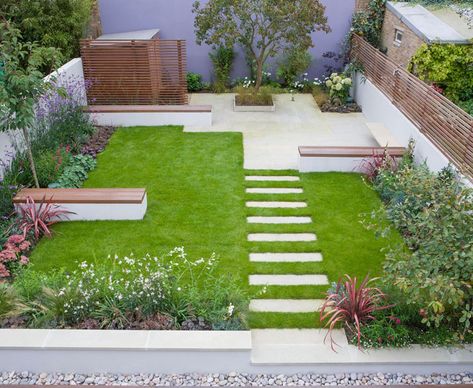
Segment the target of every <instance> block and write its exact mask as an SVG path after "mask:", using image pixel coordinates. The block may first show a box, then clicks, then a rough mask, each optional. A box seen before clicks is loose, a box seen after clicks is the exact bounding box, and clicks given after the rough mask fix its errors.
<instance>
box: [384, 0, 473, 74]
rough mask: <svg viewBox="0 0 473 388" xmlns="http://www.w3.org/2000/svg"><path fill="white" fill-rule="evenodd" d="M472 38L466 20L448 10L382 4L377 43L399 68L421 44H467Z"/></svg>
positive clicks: (471, 32)
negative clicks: (378, 40)
mask: <svg viewBox="0 0 473 388" xmlns="http://www.w3.org/2000/svg"><path fill="white" fill-rule="evenodd" d="M472 38H473V30H472V29H471V27H470V26H468V21H467V20H464V18H463V17H461V16H460V15H458V14H457V13H456V12H455V11H453V10H452V9H450V8H448V7H444V8H443V9H439V8H437V9H432V10H429V9H427V8H424V7H423V6H421V5H418V4H412V3H405V2H392V1H388V2H387V3H386V13H385V17H384V24H383V30H382V41H381V42H382V43H381V44H382V47H383V48H384V49H385V50H386V54H387V56H388V57H389V58H391V59H392V60H393V61H395V62H396V63H398V64H399V65H401V66H403V67H406V66H407V65H408V64H409V62H410V60H411V58H412V56H413V55H414V54H415V53H416V51H417V50H418V48H419V47H420V46H421V45H422V44H423V43H427V44H432V43H441V44H470V43H471V39H472Z"/></svg>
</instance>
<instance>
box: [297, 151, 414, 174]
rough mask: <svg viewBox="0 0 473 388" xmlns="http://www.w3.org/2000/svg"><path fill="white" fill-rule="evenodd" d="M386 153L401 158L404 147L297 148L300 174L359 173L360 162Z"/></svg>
mask: <svg viewBox="0 0 473 388" xmlns="http://www.w3.org/2000/svg"><path fill="white" fill-rule="evenodd" d="M386 151H387V152H388V154H389V155H391V156H392V157H394V158H401V157H402V156H403V155H404V153H405V151H406V149H405V148H404V147H387V148H385V147H351V146H346V147H311V146H301V147H299V171H301V172H326V171H342V172H361V170H362V168H361V167H362V162H363V160H365V159H366V158H369V157H371V156H373V154H381V155H382V154H383V153H384V152H386Z"/></svg>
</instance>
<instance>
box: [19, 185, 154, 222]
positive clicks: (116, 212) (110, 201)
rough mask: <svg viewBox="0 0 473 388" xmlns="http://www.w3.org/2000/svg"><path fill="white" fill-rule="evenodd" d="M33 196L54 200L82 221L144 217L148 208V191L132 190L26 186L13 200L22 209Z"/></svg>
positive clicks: (50, 201)
mask: <svg viewBox="0 0 473 388" xmlns="http://www.w3.org/2000/svg"><path fill="white" fill-rule="evenodd" d="M28 197H30V198H32V199H33V200H34V202H35V203H36V204H37V206H39V204H40V203H43V202H46V203H54V204H57V205H59V206H60V207H61V208H62V209H64V210H68V211H70V212H72V213H71V214H68V216H67V218H68V220H70V221H78V220H141V219H143V217H144V215H145V213H146V208H147V196H146V190H145V189H143V188H138V189H128V188H117V189H22V190H20V191H19V192H18V193H17V194H16V196H15V198H13V203H14V204H15V208H16V210H17V211H19V208H20V207H21V206H24V205H25V204H26V201H27V198H28Z"/></svg>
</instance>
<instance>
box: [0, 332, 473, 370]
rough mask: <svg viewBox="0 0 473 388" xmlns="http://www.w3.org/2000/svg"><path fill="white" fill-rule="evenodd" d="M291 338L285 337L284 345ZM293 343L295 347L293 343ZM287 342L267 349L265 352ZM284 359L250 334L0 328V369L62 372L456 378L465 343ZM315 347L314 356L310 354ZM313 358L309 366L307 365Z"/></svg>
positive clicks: (472, 353) (471, 364) (472, 351)
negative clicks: (278, 359)
mask: <svg viewBox="0 0 473 388" xmlns="http://www.w3.org/2000/svg"><path fill="white" fill-rule="evenodd" d="M290 341H291V338H290V337H288V344H289V346H290V343H291V342H290ZM295 346H300V344H295ZM286 348H287V345H282V346H280V347H278V346H275V347H273V348H272V349H271V352H270V353H271V355H272V354H280V353H281V352H284V351H285V349H286ZM300 349H301V351H300V352H298V353H297V356H296V357H294V358H291V357H289V358H288V360H287V362H271V359H272V356H271V355H270V356H269V357H268V358H267V360H268V361H267V362H265V360H264V358H261V357H258V356H256V358H258V360H257V361H256V360H253V359H254V357H255V356H254V355H253V353H254V352H256V353H258V350H257V349H254V348H253V343H252V334H251V332H250V331H144V330H143V331H139V330H115V331H114V330H108V331H107V330H36V329H0V360H1V369H2V370H17V371H21V370H28V371H31V372H36V373H39V372H62V373H70V372H76V373H121V374H129V373H168V374H170V373H186V372H187V373H192V372H195V373H228V372H232V371H235V372H241V373H244V372H246V373H286V374H293V373H308V372H312V373H351V372H366V373H376V372H383V373H396V372H399V373H416V374H417V373H418V374H429V373H434V372H437V373H460V372H467V371H471V370H473V346H471V345H469V346H466V347H465V348H452V349H449V348H422V347H420V346H414V347H411V348H408V349H380V350H371V351H365V352H363V351H360V350H358V349H357V347H356V346H353V345H345V346H343V347H342V348H341V349H340V348H339V349H337V353H335V352H333V351H332V350H331V349H330V346H329V345H328V344H327V345H323V346H322V345H313V344H310V343H309V344H303V346H302V347H301V348H300ZM314 350H315V353H314ZM314 355H315V356H316V358H317V361H316V362H314Z"/></svg>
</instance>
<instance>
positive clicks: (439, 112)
mask: <svg viewBox="0 0 473 388" xmlns="http://www.w3.org/2000/svg"><path fill="white" fill-rule="evenodd" d="M351 57H352V60H354V61H357V62H358V63H360V64H362V66H363V68H364V76H365V77H366V78H367V79H369V80H370V81H371V82H372V83H373V84H374V85H375V86H376V87H377V88H378V89H380V90H381V91H382V92H383V93H384V94H385V95H386V96H387V97H388V98H389V99H390V100H391V102H392V103H393V105H394V106H396V108H398V109H399V110H400V111H401V112H402V113H404V115H405V116H406V117H407V118H409V120H410V121H411V122H412V123H413V124H414V125H415V126H416V127H417V128H418V129H419V131H420V132H421V133H422V134H424V135H425V136H426V137H427V138H428V139H429V140H430V141H431V142H432V143H433V144H435V145H436V146H437V147H438V148H439V149H440V150H441V151H442V152H443V153H444V154H445V156H446V157H447V158H448V159H449V160H450V161H451V162H452V163H453V164H454V165H455V166H456V167H457V168H458V169H459V170H460V171H461V172H462V173H463V174H464V175H466V176H468V177H469V178H473V117H472V116H470V115H469V114H468V113H466V112H465V111H463V110H462V109H460V108H459V107H458V106H456V105H455V104H454V103H453V102H451V101H450V100H449V99H447V98H446V97H444V96H443V95H441V94H440V93H438V92H436V91H435V90H434V89H433V88H432V87H430V86H429V85H427V84H426V83H424V82H423V81H421V80H420V79H419V78H417V77H416V76H414V75H413V74H411V73H409V72H408V71H406V70H404V69H403V68H402V67H400V66H398V65H397V64H396V63H394V62H393V61H391V60H390V59H389V58H388V57H387V56H386V55H384V54H383V53H381V52H380V51H379V50H377V49H376V48H374V47H373V46H371V45H370V44H369V43H368V42H366V41H365V40H364V39H363V38H361V37H359V36H356V35H355V36H354V37H353V45H352V51H351Z"/></svg>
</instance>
